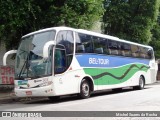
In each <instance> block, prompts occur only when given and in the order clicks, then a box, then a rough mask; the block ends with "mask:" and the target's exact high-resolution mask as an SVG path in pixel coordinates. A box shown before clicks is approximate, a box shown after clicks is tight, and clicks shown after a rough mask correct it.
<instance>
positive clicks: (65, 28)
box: [22, 26, 153, 49]
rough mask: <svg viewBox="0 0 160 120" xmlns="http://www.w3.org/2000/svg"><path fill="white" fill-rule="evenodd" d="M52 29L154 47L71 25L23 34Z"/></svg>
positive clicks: (39, 31)
mask: <svg viewBox="0 0 160 120" xmlns="http://www.w3.org/2000/svg"><path fill="white" fill-rule="evenodd" d="M50 30H56V31H60V30H71V31H75V32H79V33H84V34H89V35H93V36H97V37H102V38H106V39H111V40H116V41H119V42H125V43H128V44H133V45H138V46H142V47H148V48H151V49H153V48H152V47H151V46H148V45H143V44H139V43H135V42H131V41H127V40H123V39H119V38H118V37H114V36H110V35H106V34H101V33H97V32H93V31H88V30H84V29H75V28H71V27H65V26H60V27H51V28H46V29H42V30H38V31H35V32H31V33H29V34H26V35H24V36H22V38H24V37H27V36H30V35H34V34H37V33H41V32H45V31H50Z"/></svg>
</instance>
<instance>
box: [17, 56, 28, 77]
mask: <svg viewBox="0 0 160 120" xmlns="http://www.w3.org/2000/svg"><path fill="white" fill-rule="evenodd" d="M28 60H29V53H28V54H27V58H26V60H25V62H24V64H23V66H22V69H21V71H20V73H19V75H18V77H19V79H24V77H23V76H21V74H22V72H23V70H24V71H25V66H26V68H27V75H26V77H27V76H28V69H29V65H28Z"/></svg>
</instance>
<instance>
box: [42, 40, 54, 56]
mask: <svg viewBox="0 0 160 120" xmlns="http://www.w3.org/2000/svg"><path fill="white" fill-rule="evenodd" d="M51 45H56V44H55V41H48V42H47V43H46V44H45V45H44V47H43V58H45V59H46V58H48V48H49V47H50V46H51Z"/></svg>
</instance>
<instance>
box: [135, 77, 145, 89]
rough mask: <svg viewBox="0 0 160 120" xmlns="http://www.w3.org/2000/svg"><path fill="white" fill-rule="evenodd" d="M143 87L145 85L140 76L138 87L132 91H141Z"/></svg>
mask: <svg viewBox="0 0 160 120" xmlns="http://www.w3.org/2000/svg"><path fill="white" fill-rule="evenodd" d="M144 85H145V81H144V78H143V77H142V76H140V78H139V85H138V86H134V87H133V89H136V90H142V89H144Z"/></svg>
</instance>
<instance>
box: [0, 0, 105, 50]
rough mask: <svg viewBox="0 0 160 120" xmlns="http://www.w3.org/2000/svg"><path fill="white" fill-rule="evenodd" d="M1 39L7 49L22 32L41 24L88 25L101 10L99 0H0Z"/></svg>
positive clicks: (87, 26)
mask: <svg viewBox="0 0 160 120" xmlns="http://www.w3.org/2000/svg"><path fill="white" fill-rule="evenodd" d="M0 8H1V11H0V16H1V17H0V23H1V24H0V40H3V41H5V43H6V46H7V48H8V49H11V48H14V47H17V46H18V43H19V40H20V38H21V36H22V35H24V34H27V33H29V32H32V31H35V30H39V29H42V28H47V27H53V26H62V25H63V26H69V27H74V28H84V29H89V28H91V27H92V26H93V25H94V22H96V21H98V20H99V19H100V17H101V16H102V13H103V11H104V10H103V7H102V0H43V1H38V0H1V1H0Z"/></svg>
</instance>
